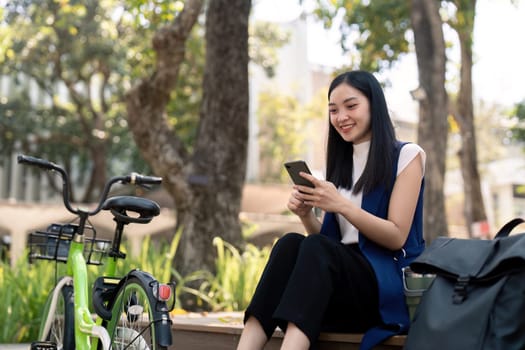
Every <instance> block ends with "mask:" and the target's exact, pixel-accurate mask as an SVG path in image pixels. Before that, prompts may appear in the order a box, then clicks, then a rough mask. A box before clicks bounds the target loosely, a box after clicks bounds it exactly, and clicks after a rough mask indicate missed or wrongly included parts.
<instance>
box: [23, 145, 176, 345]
mask: <svg viewBox="0 0 525 350" xmlns="http://www.w3.org/2000/svg"><path fill="white" fill-rule="evenodd" d="M18 163H21V164H28V165H32V166H36V167H38V168H40V169H44V170H48V171H52V172H56V173H58V174H60V176H61V177H62V180H63V183H62V197H63V202H64V205H65V207H66V209H67V210H68V211H69V212H71V213H73V214H75V219H74V220H73V221H72V222H70V223H66V224H56V223H55V224H51V225H50V226H49V227H48V228H47V229H46V230H43V231H36V232H33V233H31V234H30V235H29V240H28V245H29V259H30V262H32V261H33V260H34V259H44V260H54V261H57V262H63V263H66V270H67V275H66V276H64V277H61V278H60V279H58V281H57V283H56V285H55V287H54V288H53V290H52V291H51V292H50V294H49V296H48V299H47V302H46V304H45V308H44V313H43V317H42V322H41V325H40V330H39V339H38V341H37V342H34V343H33V344H32V347H31V348H32V349H37V350H40V349H59V350H71V349H77V350H95V349H102V350H109V349H111V350H119V349H137V350H138V349H140V350H162V349H167V348H168V346H170V345H171V319H170V317H169V312H170V311H171V309H172V308H173V306H174V302H175V289H174V284H173V283H168V284H162V283H159V282H158V281H157V280H156V279H155V278H154V277H153V276H152V275H151V274H149V273H147V272H144V271H140V270H132V271H130V272H129V273H128V274H127V275H126V276H124V277H117V276H115V272H116V267H117V262H118V260H119V259H124V258H125V257H126V255H125V254H124V253H123V252H122V251H121V250H120V245H121V240H122V234H123V231H124V226H126V225H128V224H131V223H137V224H147V223H149V222H150V221H151V220H152V219H153V217H155V216H157V215H158V214H159V213H160V208H159V206H158V204H157V203H155V202H153V201H151V200H148V199H145V198H141V197H134V196H115V197H110V198H108V194H109V192H110V189H111V187H112V186H113V185H114V184H117V183H120V184H131V185H142V186H147V185H158V184H160V183H161V181H162V179H161V178H159V177H152V176H143V175H139V174H136V173H132V174H131V175H127V176H115V177H112V178H111V179H109V180H108V182H107V183H106V185H105V187H104V190H103V191H102V194H101V195H100V200H99V203H98V204H97V205H96V207H95V208H94V209H92V210H88V209H86V208H74V207H73V206H72V204H71V202H70V195H69V188H70V187H69V186H70V179H69V176H68V174H67V172H66V171H65V170H64V169H63V168H62V167H60V166H58V165H56V164H54V163H52V162H49V161H47V160H44V159H40V158H35V157H30V156H25V155H19V156H18ZM101 210H108V211H110V212H111V213H112V214H113V220H114V221H115V223H116V224H115V231H114V237H113V240H104V239H100V238H97V237H96V230H95V228H94V227H93V226H92V225H91V224H90V222H89V217H91V216H93V215H96V214H97V213H99V212H100V211H101ZM88 264H91V265H105V269H104V274H103V275H102V276H101V277H98V278H97V279H96V280H95V281H94V284H93V291H92V301H93V305H92V306H93V309H94V311H95V312H96V314H95V315H94V314H93V313H92V312H91V311H90V308H89V301H88V295H89V294H88V293H89V289H90V287H89V281H88V274H87V265H88Z"/></svg>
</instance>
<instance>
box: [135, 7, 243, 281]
mask: <svg viewBox="0 0 525 350" xmlns="http://www.w3.org/2000/svg"><path fill="white" fill-rule="evenodd" d="M201 8H202V1H200V0H193V1H191V0H189V1H187V2H186V3H185V8H184V11H183V12H182V13H180V14H179V16H178V17H177V19H176V20H175V22H174V23H173V25H171V26H169V27H167V28H165V29H163V30H161V31H159V32H158V33H157V34H156V36H155V38H154V48H155V50H156V52H157V65H156V68H157V71H156V72H155V73H154V74H153V75H152V76H151V77H149V78H148V79H145V80H143V81H142V82H141V83H140V84H139V85H138V86H136V87H135V88H134V89H132V90H131V91H130V92H129V93H128V95H127V98H126V102H127V111H128V120H129V124H130V127H131V130H132V132H133V136H134V138H135V141H136V142H137V145H138V147H139V149H140V151H141V153H142V155H143V156H144V158H145V159H146V160H147V161H148V163H149V164H150V165H151V166H152V168H153V170H154V172H155V174H156V175H160V176H162V177H163V179H164V180H163V183H164V187H165V188H166V189H167V191H168V192H169V193H170V194H171V196H172V197H173V198H174V202H175V206H176V211H177V226H178V227H181V228H182V229H183V234H182V237H181V241H180V244H179V248H178V251H177V256H176V266H175V268H176V269H177V271H178V272H180V273H181V274H182V275H185V274H187V273H188V272H192V271H195V270H199V269H207V270H210V271H213V270H214V265H215V263H214V261H215V249H214V247H213V245H212V241H213V237H215V236H221V237H223V238H224V239H225V240H226V241H228V242H231V243H233V244H235V243H239V242H240V241H241V239H242V235H241V226H240V223H239V211H240V203H241V195H242V186H243V183H244V176H245V172H246V153H247V143H248V112H249V111H248V20H249V14H250V8H251V2H250V1H247V0H234V1H228V0H211V1H209V2H208V7H207V13H206V45H207V47H206V67H205V72H204V82H203V101H202V107H201V115H200V123H199V130H198V133H197V139H196V143H195V145H194V153H193V154H189V153H188V151H187V149H185V147H184V145H183V144H182V142H181V140H180V138H178V137H177V135H176V134H175V131H174V130H172V129H171V128H170V127H169V126H168V123H167V122H166V118H165V115H164V113H165V107H166V104H167V102H168V101H169V96H170V93H171V91H172V90H173V88H174V86H175V82H176V81H177V76H178V73H179V67H180V64H181V62H182V61H183V59H184V51H185V49H184V43H185V41H186V39H187V37H188V34H189V32H190V30H191V28H192V26H193V24H194V23H195V21H196V20H197V16H198V13H199V11H200V10H201Z"/></svg>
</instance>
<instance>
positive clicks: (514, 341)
mask: <svg viewBox="0 0 525 350" xmlns="http://www.w3.org/2000/svg"><path fill="white" fill-rule="evenodd" d="M523 222H525V221H524V220H523V219H514V220H512V221H510V222H508V223H507V224H506V225H505V226H503V227H502V228H501V230H500V231H499V232H498V234H497V235H496V238H495V239H494V240H475V239H455V238H445V237H439V238H437V239H435V240H434V241H433V242H432V243H431V244H430V245H429V247H427V248H426V250H425V251H424V252H423V253H422V254H421V255H420V256H419V257H418V258H417V259H416V260H415V261H414V262H413V263H412V264H410V268H411V269H412V271H414V272H416V273H421V274H435V275H436V277H435V279H434V281H433V282H432V284H431V285H430V287H429V288H428V289H427V290H426V291H425V292H424V293H423V295H422V298H421V302H420V304H419V305H418V306H417V308H416V311H415V315H414V319H413V322H412V324H411V326H410V330H409V332H408V336H407V340H406V343H405V349H407V350H421V349H425V350H433V349H435V350H444V349H447V350H454V349H458V350H474V349H475V350H479V349H490V350H513V349H516V350H518V349H519V350H523V349H525V234H523V233H520V234H514V235H510V236H509V233H510V231H512V229H513V228H514V227H515V226H517V225H518V224H521V223H523Z"/></svg>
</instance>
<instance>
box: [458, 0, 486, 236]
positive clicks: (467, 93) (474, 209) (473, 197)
mask: <svg viewBox="0 0 525 350" xmlns="http://www.w3.org/2000/svg"><path fill="white" fill-rule="evenodd" d="M475 8H476V1H472V0H467V1H462V2H461V5H460V7H459V8H458V12H461V13H462V14H463V16H462V20H458V21H457V24H456V25H455V26H454V27H455V29H456V32H457V33H458V37H459V43H460V47H461V69H460V76H461V80H460V87H459V93H458V100H457V106H456V108H455V111H454V113H453V115H454V119H455V120H456V121H457V123H458V125H459V130H460V134H461V150H460V151H459V152H458V155H459V157H460V160H461V175H462V177H463V191H464V214H465V224H466V227H467V230H468V232H469V235H470V236H472V233H473V232H472V224H473V223H475V222H479V221H485V220H487V215H486V213H485V207H484V205H483V196H482V194H481V181H480V176H479V171H478V157H477V146H476V131H475V126H474V108H473V103H472V33H473V30H474V18H475Z"/></svg>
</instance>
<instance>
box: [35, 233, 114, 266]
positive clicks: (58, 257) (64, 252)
mask: <svg viewBox="0 0 525 350" xmlns="http://www.w3.org/2000/svg"><path fill="white" fill-rule="evenodd" d="M77 232H78V225H77V224H72V223H69V224H56V223H55V224H51V225H49V227H48V228H47V229H46V230H44V231H35V232H32V233H30V234H29V238H28V246H29V263H33V261H34V260H35V259H40V260H55V261H58V262H63V263H65V262H67V257H68V253H69V247H70V245H71V240H72V239H73V236H74V235H75V234H76V233H77ZM84 237H85V238H84V257H85V259H86V263H87V264H90V265H101V264H102V260H103V258H104V257H105V256H106V255H107V254H108V251H109V248H110V246H111V241H110V240H106V239H98V238H96V231H95V229H94V228H93V227H92V226H89V225H86V226H85V228H84Z"/></svg>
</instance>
